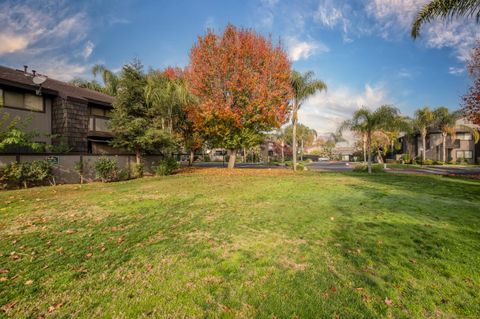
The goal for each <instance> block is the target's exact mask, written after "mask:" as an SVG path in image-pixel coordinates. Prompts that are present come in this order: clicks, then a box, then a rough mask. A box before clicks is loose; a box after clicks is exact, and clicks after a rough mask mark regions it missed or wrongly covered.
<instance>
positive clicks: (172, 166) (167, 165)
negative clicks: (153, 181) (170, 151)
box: [155, 157, 178, 176]
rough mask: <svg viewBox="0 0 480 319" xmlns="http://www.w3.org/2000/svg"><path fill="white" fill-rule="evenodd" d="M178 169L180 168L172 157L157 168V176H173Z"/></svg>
mask: <svg viewBox="0 0 480 319" xmlns="http://www.w3.org/2000/svg"><path fill="white" fill-rule="evenodd" d="M177 168H178V163H177V161H176V160H175V159H174V158H172V157H170V158H167V159H165V160H163V161H161V162H160V163H158V166H157V167H156V168H155V175H157V176H167V175H172V174H173V172H174V171H175V170H176V169H177Z"/></svg>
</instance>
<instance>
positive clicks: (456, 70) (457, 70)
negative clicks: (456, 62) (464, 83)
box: [448, 66, 465, 75]
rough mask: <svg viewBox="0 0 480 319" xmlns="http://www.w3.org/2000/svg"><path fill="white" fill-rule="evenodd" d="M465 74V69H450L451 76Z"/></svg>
mask: <svg viewBox="0 0 480 319" xmlns="http://www.w3.org/2000/svg"><path fill="white" fill-rule="evenodd" d="M463 72H465V68H457V67H453V66H451V67H449V68H448V73H450V74H451V75H460V74H463Z"/></svg>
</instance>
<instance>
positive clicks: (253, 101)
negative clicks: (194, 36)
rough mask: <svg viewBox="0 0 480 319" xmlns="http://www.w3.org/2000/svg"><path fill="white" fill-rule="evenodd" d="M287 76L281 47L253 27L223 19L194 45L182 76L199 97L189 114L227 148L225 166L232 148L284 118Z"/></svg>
mask: <svg viewBox="0 0 480 319" xmlns="http://www.w3.org/2000/svg"><path fill="white" fill-rule="evenodd" d="M289 77H290V62H289V61H288V58H287V55H286V53H285V52H284V50H283V49H282V48H281V47H280V46H274V45H272V42H271V41H270V40H267V39H265V38H264V37H262V36H261V35H259V34H257V33H255V32H254V31H253V30H246V29H240V30H239V29H237V28H236V27H234V26H233V25H228V26H227V28H226V29H225V31H224V32H223V34H221V35H217V34H215V33H213V32H212V31H209V32H208V33H207V34H206V35H205V36H203V37H199V38H198V42H197V43H195V44H194V45H193V47H192V49H191V52H190V64H189V67H188V71H187V80H188V84H189V89H190V90H191V92H192V93H193V94H194V95H195V96H197V98H198V100H199V103H198V105H196V107H195V108H194V109H193V110H192V112H190V113H189V114H190V116H191V118H192V120H193V122H194V125H195V127H196V128H197V129H198V130H200V131H201V133H202V135H203V136H204V137H205V138H206V139H207V140H208V141H209V142H210V143H211V144H213V145H215V146H218V147H225V148H227V149H228V150H229V155H230V161H229V168H233V167H234V165H235V154H236V150H237V149H240V148H241V147H244V146H249V145H248V143H249V141H252V140H255V138H254V137H255V136H256V135H257V136H258V134H260V133H261V132H263V131H269V130H271V129H273V128H275V127H280V125H281V124H283V123H284V122H285V121H286V120H287V115H288V111H289V100H290V98H291V97H292V93H291V92H292V90H291V86H290V81H289Z"/></svg>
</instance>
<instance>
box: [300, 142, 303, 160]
mask: <svg viewBox="0 0 480 319" xmlns="http://www.w3.org/2000/svg"><path fill="white" fill-rule="evenodd" d="M300 160H301V161H303V140H302V148H301V151H300Z"/></svg>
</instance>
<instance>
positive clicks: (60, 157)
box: [0, 154, 162, 184]
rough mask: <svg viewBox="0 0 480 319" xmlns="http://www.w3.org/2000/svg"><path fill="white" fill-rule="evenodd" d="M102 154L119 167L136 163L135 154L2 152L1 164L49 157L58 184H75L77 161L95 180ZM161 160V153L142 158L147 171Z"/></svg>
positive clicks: (86, 177) (78, 179) (90, 179)
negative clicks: (96, 165) (6, 153)
mask: <svg viewBox="0 0 480 319" xmlns="http://www.w3.org/2000/svg"><path fill="white" fill-rule="evenodd" d="M102 156H104V157H107V158H110V159H114V160H115V161H116V162H117V165H118V168H119V169H127V170H128V171H130V169H131V167H132V165H134V164H135V156H134V155H92V154H85V155H78V154H21V155H1V154H0V165H7V164H10V163H13V162H19V163H25V162H32V161H39V160H45V159H48V160H50V161H51V162H52V164H53V174H54V176H55V181H56V183H57V184H75V183H80V176H79V175H78V173H77V172H76V171H75V165H76V163H78V162H80V161H83V165H84V177H85V179H86V181H87V182H88V181H94V180H95V179H96V177H95V168H94V165H95V162H96V161H97V160H98V159H99V158H100V157H102ZM161 160H162V156H160V155H147V156H144V157H143V159H142V161H143V165H144V171H145V172H146V173H153V171H154V167H155V166H156V165H157V164H158V162H159V161H161Z"/></svg>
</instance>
